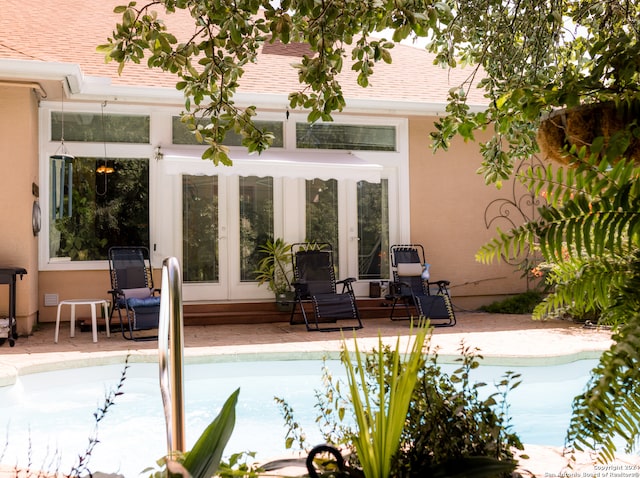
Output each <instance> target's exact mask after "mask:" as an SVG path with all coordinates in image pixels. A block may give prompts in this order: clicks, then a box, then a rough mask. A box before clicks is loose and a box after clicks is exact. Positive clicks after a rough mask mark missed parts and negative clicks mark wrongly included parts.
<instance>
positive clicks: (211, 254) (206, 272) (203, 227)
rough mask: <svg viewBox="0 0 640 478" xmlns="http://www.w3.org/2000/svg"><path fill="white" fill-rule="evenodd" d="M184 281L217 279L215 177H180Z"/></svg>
mask: <svg viewBox="0 0 640 478" xmlns="http://www.w3.org/2000/svg"><path fill="white" fill-rule="evenodd" d="M182 195H183V197H182V269H183V270H182V275H183V281H184V282H218V281H219V275H220V266H219V259H218V257H219V256H218V177H217V176H183V177H182Z"/></svg>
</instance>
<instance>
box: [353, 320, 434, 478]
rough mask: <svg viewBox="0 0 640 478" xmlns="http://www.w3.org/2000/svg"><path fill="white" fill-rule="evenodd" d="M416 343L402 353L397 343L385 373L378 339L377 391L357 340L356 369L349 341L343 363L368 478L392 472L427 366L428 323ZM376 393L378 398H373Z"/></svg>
mask: <svg viewBox="0 0 640 478" xmlns="http://www.w3.org/2000/svg"><path fill="white" fill-rule="evenodd" d="M416 330H417V332H416V335H415V338H414V340H413V342H411V343H410V344H408V345H407V351H406V352H405V354H401V350H400V338H399V337H398V339H397V341H396V346H395V350H396V353H395V354H393V357H394V359H393V361H392V363H391V367H390V369H389V370H388V371H387V372H388V373H387V372H386V371H385V367H384V362H385V357H384V352H383V350H384V344H383V343H382V337H380V336H379V337H378V341H379V347H378V351H377V354H378V357H377V360H378V365H379V366H378V376H377V381H378V383H377V386H376V387H374V388H375V389H376V390H375V391H373V393H372V387H371V386H370V385H369V384H368V382H367V377H366V374H365V371H366V366H365V357H364V354H363V353H361V352H360V349H359V347H358V342H357V341H355V340H354V344H355V345H354V346H355V349H354V352H353V356H354V357H355V360H356V364H357V366H354V364H353V362H352V354H351V353H350V352H349V350H348V348H347V346H346V342H345V344H344V350H343V354H342V358H341V360H342V363H343V364H344V366H345V368H346V370H347V380H348V385H349V390H350V392H351V400H352V405H353V410H354V418H355V420H356V425H357V428H358V434H357V435H356V436H354V437H353V440H354V445H355V448H356V452H357V455H358V461H359V462H360V465H361V466H362V470H363V472H364V475H365V476H366V477H367V478H388V477H389V476H390V473H391V469H392V459H393V457H394V456H395V455H396V453H397V451H398V447H399V446H400V437H401V434H402V430H403V428H404V425H405V421H406V418H407V412H408V410H409V404H410V403H411V398H412V396H413V390H414V388H415V385H416V382H417V380H418V373H419V371H420V369H421V368H422V367H423V365H424V358H423V347H424V344H425V340H426V337H427V333H428V328H427V327H426V325H425V324H420V325H419V326H418V327H417V328H416ZM375 392H377V397H376V398H374V396H375V395H376V393H375Z"/></svg>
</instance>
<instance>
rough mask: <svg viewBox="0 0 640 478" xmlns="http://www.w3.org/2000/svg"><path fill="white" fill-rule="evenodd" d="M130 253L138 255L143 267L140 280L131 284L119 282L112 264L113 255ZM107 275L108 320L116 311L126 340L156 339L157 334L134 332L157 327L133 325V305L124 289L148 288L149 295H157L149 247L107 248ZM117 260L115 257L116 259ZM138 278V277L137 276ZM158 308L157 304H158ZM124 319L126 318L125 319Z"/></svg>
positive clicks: (158, 291) (116, 271)
mask: <svg viewBox="0 0 640 478" xmlns="http://www.w3.org/2000/svg"><path fill="white" fill-rule="evenodd" d="M123 252H125V253H130V254H132V255H135V256H138V255H139V258H140V261H141V266H142V267H144V271H143V272H142V274H141V276H142V280H139V281H138V282H136V283H134V284H131V283H127V284H121V283H120V282H122V281H119V280H118V270H117V269H116V267H115V265H114V259H116V257H115V256H117V255H118V253H123ZM108 257H109V276H110V278H111V289H110V290H109V294H111V305H112V306H111V314H110V316H109V322H111V320H112V318H113V314H114V312H116V311H117V312H118V318H119V319H120V329H121V331H122V336H123V337H124V338H125V339H127V340H134V341H146V340H157V338H158V335H157V334H156V335H142V336H139V335H137V334H136V333H135V332H138V331H144V330H153V329H155V328H157V327H141V328H136V327H134V324H133V322H134V319H133V318H134V317H135V313H136V312H135V307H130V306H129V303H128V301H127V299H128V298H127V296H126V292H125V290H127V289H134V288H148V289H149V296H150V297H152V296H158V295H159V293H160V290H159V289H156V288H154V285H153V270H152V267H151V259H150V255H149V249H148V248H146V247H137V246H114V247H111V248H109V253H108ZM116 260H117V259H116ZM139 279H140V278H139ZM158 310H159V306H158ZM125 319H126V320H125Z"/></svg>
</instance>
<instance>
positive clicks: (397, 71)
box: [0, 0, 485, 104]
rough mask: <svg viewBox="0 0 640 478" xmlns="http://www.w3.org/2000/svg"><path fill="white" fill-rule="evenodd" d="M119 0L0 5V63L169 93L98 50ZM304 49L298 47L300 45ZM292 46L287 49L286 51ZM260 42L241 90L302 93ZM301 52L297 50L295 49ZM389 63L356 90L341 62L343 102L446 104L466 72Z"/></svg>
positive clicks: (278, 55)
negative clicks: (65, 69) (55, 66)
mask: <svg viewBox="0 0 640 478" xmlns="http://www.w3.org/2000/svg"><path fill="white" fill-rule="evenodd" d="M123 3H126V2H125V0H61V1H53V0H46V1H42V0H3V2H2V4H3V5H2V8H1V9H0V59H12V60H16V59H17V60H41V61H46V62H63V63H73V64H78V65H79V66H80V68H81V70H82V72H83V73H84V75H87V76H92V77H103V78H109V79H111V82H112V84H113V85H122V86H138V87H140V86H142V87H144V86H148V87H166V88H173V87H174V85H175V81H176V79H175V78H174V77H173V76H171V75H169V74H167V73H162V72H160V71H157V70H149V69H148V68H147V67H146V64H144V62H143V64H141V65H134V64H128V65H127V66H126V67H125V69H124V72H123V75H122V76H118V74H117V65H116V64H115V63H113V62H111V63H105V61H104V57H103V56H102V54H100V53H98V52H97V51H96V46H97V45H99V44H101V43H105V42H106V39H107V38H108V37H109V35H110V34H111V32H112V30H113V28H114V26H115V24H116V22H117V21H118V20H119V19H120V15H118V14H115V13H113V8H114V6H116V5H119V4H123ZM167 23H168V24H169V25H170V26H171V27H172V28H175V29H178V30H181V31H182V32H184V34H185V35H186V34H187V33H188V32H191V31H193V23H192V21H191V18H190V17H189V16H188V15H183V16H179V15H170V16H169V17H167ZM302 48H304V46H302ZM292 49H295V47H290V48H289V51H288V53H291V50H292ZM282 53H283V51H282V49H279V48H278V46H277V45H276V46H274V45H265V47H264V48H263V51H262V54H261V56H260V58H259V61H258V62H257V63H256V64H251V65H248V66H247V67H246V73H245V75H244V76H243V77H242V79H241V81H240V84H241V86H240V88H239V91H241V92H245V93H268V94H288V93H289V92H291V91H295V90H297V89H299V88H300V84H299V82H298V77H297V72H296V71H295V70H294V69H293V68H292V67H291V64H292V63H295V62H296V61H297V58H296V56H295V55H291V54H282ZM297 53H299V52H297ZM391 53H392V57H393V63H392V64H391V65H387V64H383V63H380V64H378V65H377V66H376V68H375V72H374V74H373V76H372V77H371V78H370V86H369V87H368V88H361V87H359V86H358V85H357V83H356V74H355V73H354V72H353V71H351V67H350V63H349V61H345V68H344V70H345V71H344V73H343V74H342V77H343V80H342V81H341V83H342V86H343V90H344V95H345V98H347V100H349V99H376V100H379V99H381V98H384V99H385V100H398V101H409V102H418V103H440V104H442V103H444V102H445V101H446V98H447V93H448V91H449V89H450V88H452V87H455V86H457V85H458V84H459V83H460V82H461V80H462V79H464V78H466V76H467V75H468V72H465V71H462V70H451V71H449V70H445V69H442V68H440V67H438V66H435V65H433V56H432V55H431V54H429V53H427V52H426V51H424V50H423V49H420V48H415V47H412V46H407V45H397V46H396V47H395V48H393V50H392V52H391ZM470 100H471V101H470V103H474V104H482V103H484V102H485V101H483V98H482V96H481V95H480V94H479V92H478V91H475V89H474V91H471V97H470Z"/></svg>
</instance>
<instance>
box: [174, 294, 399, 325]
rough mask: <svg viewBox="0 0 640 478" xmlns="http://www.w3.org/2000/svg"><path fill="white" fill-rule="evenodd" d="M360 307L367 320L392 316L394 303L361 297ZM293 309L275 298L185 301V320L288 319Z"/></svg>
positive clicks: (199, 322) (244, 321)
mask: <svg viewBox="0 0 640 478" xmlns="http://www.w3.org/2000/svg"><path fill="white" fill-rule="evenodd" d="M357 303H358V310H359V311H360V317H361V318H362V319H363V320H366V319H368V318H384V317H388V316H389V314H390V312H391V309H390V305H391V304H390V303H389V302H388V301H385V300H384V299H382V298H378V299H369V298H366V299H358V301H357ZM289 316H290V312H281V311H279V310H278V309H277V307H276V304H275V302H272V301H267V302H222V303H220V302H218V303H207V304H203V303H199V304H185V305H184V324H185V326H188V325H215V324H238V323H242V324H259V323H270V322H288V321H289Z"/></svg>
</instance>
